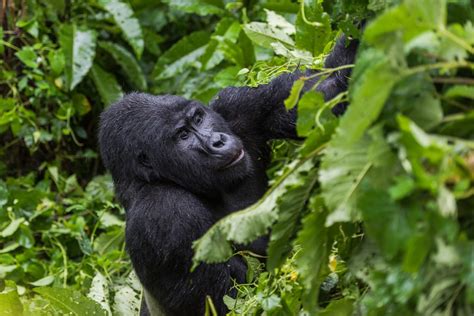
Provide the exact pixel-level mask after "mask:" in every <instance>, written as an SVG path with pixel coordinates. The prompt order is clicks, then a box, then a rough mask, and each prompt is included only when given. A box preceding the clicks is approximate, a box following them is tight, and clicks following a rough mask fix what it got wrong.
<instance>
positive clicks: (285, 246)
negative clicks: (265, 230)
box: [267, 169, 317, 271]
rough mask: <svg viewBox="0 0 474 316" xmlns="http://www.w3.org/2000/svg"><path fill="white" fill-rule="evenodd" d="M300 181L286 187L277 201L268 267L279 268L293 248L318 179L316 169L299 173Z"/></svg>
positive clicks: (269, 246) (269, 268)
mask: <svg viewBox="0 0 474 316" xmlns="http://www.w3.org/2000/svg"><path fill="white" fill-rule="evenodd" d="M298 178H299V179H298V180H297V181H299V183H294V184H293V185H291V186H288V187H286V192H285V193H284V194H282V195H281V196H280V197H279V199H278V201H277V213H278V220H277V221H276V223H275V224H274V225H273V227H272V233H271V235H270V242H269V244H268V260H267V269H268V270H269V271H271V270H272V269H275V268H278V267H280V266H281V264H282V263H283V262H284V260H285V257H286V256H287V255H288V254H289V252H290V251H291V249H292V246H291V240H292V238H293V237H294V236H295V234H296V231H297V228H298V224H299V220H300V218H301V213H302V211H303V209H304V207H305V205H306V202H307V201H308V199H309V196H310V193H311V191H312V190H313V187H314V185H315V184H316V181H317V174H316V169H313V170H311V171H310V172H309V173H308V174H306V172H304V173H300V174H299V175H298Z"/></svg>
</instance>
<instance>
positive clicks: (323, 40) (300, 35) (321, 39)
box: [296, 1, 332, 56]
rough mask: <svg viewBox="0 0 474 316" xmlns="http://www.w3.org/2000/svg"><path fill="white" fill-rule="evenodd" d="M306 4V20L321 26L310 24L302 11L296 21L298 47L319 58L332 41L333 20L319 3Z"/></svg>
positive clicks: (306, 2) (310, 2)
mask: <svg viewBox="0 0 474 316" xmlns="http://www.w3.org/2000/svg"><path fill="white" fill-rule="evenodd" d="M304 2H305V4H304V8H305V10H304V13H305V17H306V19H307V20H309V22H317V23H320V24H321V25H318V26H315V25H311V24H308V23H307V22H306V21H304V20H303V17H302V12H301V11H300V12H299V13H298V17H297V19H296V47H298V48H301V49H304V50H307V51H309V52H310V53H311V54H312V55H313V56H318V55H319V54H321V53H323V51H324V47H325V46H326V44H327V43H328V42H329V41H330V39H331V33H332V30H331V20H330V18H329V15H328V14H327V13H325V12H324V10H323V7H322V4H321V3H320V2H319V1H304Z"/></svg>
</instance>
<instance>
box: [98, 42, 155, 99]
mask: <svg viewBox="0 0 474 316" xmlns="http://www.w3.org/2000/svg"><path fill="white" fill-rule="evenodd" d="M99 47H100V48H102V49H104V50H106V51H107V52H108V53H109V54H110V55H111V56H112V57H113V58H114V59H115V61H116V62H117V64H119V66H120V67H121V68H122V71H123V72H124V73H125V74H126V78H127V80H128V81H129V82H130V84H131V85H132V86H133V87H134V88H135V89H138V90H141V91H145V90H147V88H148V87H147V82H146V78H145V74H144V73H143V71H142V68H141V67H140V65H139V64H138V62H137V60H136V59H135V57H134V56H133V55H132V54H131V53H130V52H129V51H128V50H127V49H125V48H124V47H123V46H120V45H118V44H115V43H112V42H99Z"/></svg>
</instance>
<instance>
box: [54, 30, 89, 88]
mask: <svg viewBox="0 0 474 316" xmlns="http://www.w3.org/2000/svg"><path fill="white" fill-rule="evenodd" d="M59 43H60V44H61V48H62V51H63V54H64V58H65V65H66V67H65V71H64V72H65V77H66V86H67V88H68V89H69V90H72V89H74V88H75V87H76V86H77V85H78V84H79V83H80V82H81V81H82V79H83V78H84V76H85V75H86V74H87V72H88V71H89V69H90V68H91V67H92V62H93V60H94V56H95V45H96V33H95V32H94V31H92V30H88V29H80V28H79V27H77V26H76V25H75V24H71V25H63V26H62V27H61V28H60V34H59Z"/></svg>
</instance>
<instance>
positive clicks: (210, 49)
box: [200, 18, 241, 70]
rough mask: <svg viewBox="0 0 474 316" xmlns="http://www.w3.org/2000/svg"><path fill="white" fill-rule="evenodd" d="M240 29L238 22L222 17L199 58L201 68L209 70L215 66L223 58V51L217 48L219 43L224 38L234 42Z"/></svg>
mask: <svg viewBox="0 0 474 316" xmlns="http://www.w3.org/2000/svg"><path fill="white" fill-rule="evenodd" d="M240 30H241V28H240V24H239V22H238V21H236V20H234V19H231V18H224V19H222V20H221V21H220V22H219V23H218V24H217V26H216V30H215V31H214V33H213V34H212V37H211V40H210V41H209V44H208V45H207V47H206V50H205V51H204V54H203V55H202V56H201V58H200V60H201V63H202V69H203V70H209V69H211V68H213V67H215V66H217V65H218V64H219V63H220V62H221V61H222V60H223V59H224V53H223V52H222V50H221V49H219V44H220V43H221V42H222V41H224V40H228V41H230V43H232V44H235V43H236V42H237V39H238V37H239V34H240Z"/></svg>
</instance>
